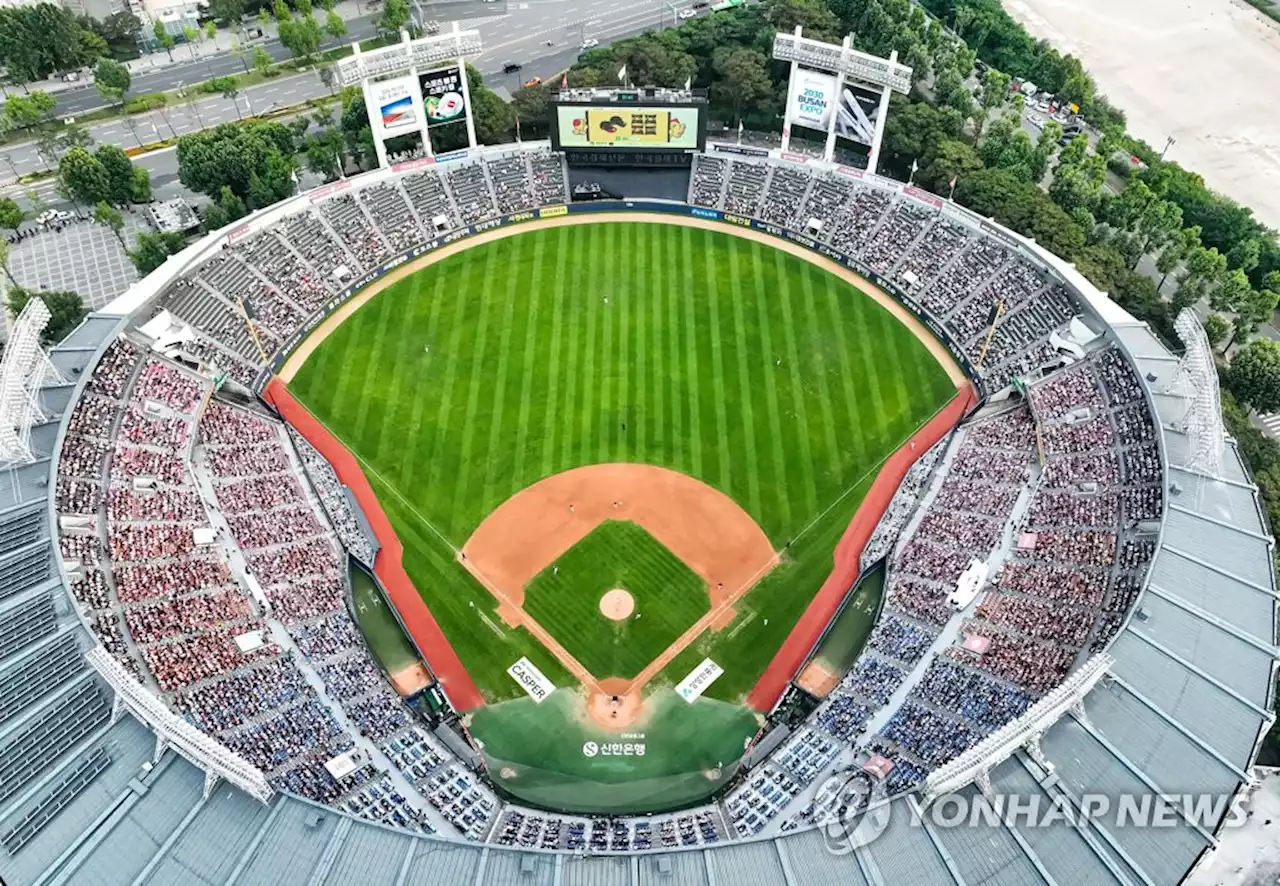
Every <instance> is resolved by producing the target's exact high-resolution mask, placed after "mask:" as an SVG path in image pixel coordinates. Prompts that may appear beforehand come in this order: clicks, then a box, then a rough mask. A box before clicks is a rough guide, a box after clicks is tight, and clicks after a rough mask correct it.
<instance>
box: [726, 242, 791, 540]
mask: <svg viewBox="0 0 1280 886" xmlns="http://www.w3.org/2000/svg"><path fill="white" fill-rule="evenodd" d="M737 246H738V241H736V240H735V241H733V242H732V245H731V247H730V249H729V302H730V304H731V305H732V306H733V331H734V335H735V339H734V341H735V343H737V344H738V345H739V347H738V348H737V352H738V365H737V367H736V369H737V382H738V397H739V403H740V408H741V409H742V427H743V429H744V430H743V433H742V450H743V455H744V456H745V459H746V465H745V468H746V480H747V511H748V513H750V514H751V515H752V516H753V517H755V518H756V519H757V520H762V519H763V518H764V508H763V506H762V504H761V500H760V459H759V457H758V456H757V455H756V434H757V433H759V428H758V427H757V425H756V421H755V410H754V409H753V408H752V402H751V401H752V399H753V398H752V396H751V393H752V391H751V372H750V369H749V367H748V365H747V349H746V347H745V346H743V345H744V343H745V342H746V340H747V339H746V334H747V326H746V321H745V319H744V318H743V312H742V302H743V299H742V298H741V297H739V293H741V292H742V291H743V290H742V286H743V283H744V280H743V274H742V270H741V268H740V267H739V262H740V255H741V250H739V249H738V248H737ZM778 479H779V480H781V478H778Z"/></svg>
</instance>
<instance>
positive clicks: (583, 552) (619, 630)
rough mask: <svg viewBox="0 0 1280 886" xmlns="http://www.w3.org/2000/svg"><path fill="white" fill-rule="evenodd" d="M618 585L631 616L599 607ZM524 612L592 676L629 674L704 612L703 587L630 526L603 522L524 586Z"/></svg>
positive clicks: (636, 527) (705, 597)
mask: <svg viewBox="0 0 1280 886" xmlns="http://www.w3.org/2000/svg"><path fill="white" fill-rule="evenodd" d="M613 588H622V589H623V590H626V591H629V592H630V593H631V596H632V597H633V599H634V600H635V613H634V614H633V615H632V617H631V618H628V619H627V620H626V621H613V620H611V619H608V618H606V617H605V616H604V615H603V614H602V613H601V612H600V598H601V597H602V596H604V594H605V592H606V591H609V590H611V589H613ZM524 593H525V596H524V611H525V612H527V613H529V614H530V615H532V616H533V617H534V618H535V619H537V621H538V623H539V624H540V625H542V626H543V627H544V628H546V629H547V630H548V631H549V632H550V633H551V635H552V636H553V637H555V638H556V639H557V640H559V641H560V642H561V643H562V644H563V645H564V647H565V649H567V650H568V651H569V654H570V655H572V656H573V657H574V658H576V659H577V660H578V661H579V662H581V663H582V665H583V666H584V667H585V668H586V669H587V670H588V671H590V672H591V673H592V674H593V675H594V676H596V677H598V678H601V679H603V678H604V677H628V678H630V677H634V676H636V675H637V674H639V673H640V672H641V671H642V670H644V666H645V665H647V664H648V663H649V662H651V661H653V660H654V659H655V658H657V657H658V655H659V653H661V652H662V650H664V649H666V648H667V647H668V646H670V645H671V644H672V643H673V642H675V640H676V638H677V637H679V636H680V635H681V634H683V633H684V632H685V631H686V630H688V629H689V626H690V625H692V624H693V623H694V622H695V621H697V620H698V618H699V616H701V615H703V614H705V613H706V612H708V611H709V610H710V609H711V600H710V598H709V597H708V595H707V585H706V582H704V581H703V580H702V579H701V578H699V577H698V575H697V573H695V572H694V571H693V570H692V569H690V568H689V567H688V566H686V565H685V564H684V562H683V561H682V560H680V558H678V557H677V556H676V555H675V554H673V553H671V552H670V551H669V550H667V549H666V548H665V547H664V546H663V545H662V543H661V542H659V541H658V540H657V539H656V538H654V537H653V536H652V535H650V534H649V533H648V532H646V531H645V530H644V529H643V528H642V527H641V526H639V525H638V524H636V523H631V522H623V521H619V520H606V521H605V522H604V523H601V524H600V525H599V526H597V527H596V528H595V529H594V530H592V531H591V532H590V533H589V534H588V535H587V537H586V538H584V539H582V541H580V542H578V543H577V544H576V545H574V546H573V547H572V548H570V549H569V550H567V551H565V552H564V554H563V555H561V557H560V559H558V560H557V561H556V562H555V563H554V564H552V565H551V566H549V567H547V568H546V569H544V570H543V571H542V572H541V573H539V574H538V575H536V576H534V578H533V580H532V581H531V582H529V584H527V585H526V586H525V592H524Z"/></svg>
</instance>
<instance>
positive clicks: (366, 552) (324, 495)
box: [289, 428, 374, 566]
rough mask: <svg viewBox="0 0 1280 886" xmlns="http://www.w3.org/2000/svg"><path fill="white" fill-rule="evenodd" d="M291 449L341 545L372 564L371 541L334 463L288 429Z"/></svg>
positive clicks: (368, 563) (359, 558) (364, 561)
mask: <svg viewBox="0 0 1280 886" xmlns="http://www.w3.org/2000/svg"><path fill="white" fill-rule="evenodd" d="M289 436H290V437H291V438H292V439H293V445H294V449H295V450H296V451H297V453H298V457H299V458H300V459H301V460H302V467H303V469H304V470H305V471H306V472H307V476H308V477H309V478H310V479H311V485H312V487H313V488H314V489H315V490H316V493H317V494H318V495H319V496H320V504H321V505H323V507H324V511H325V513H326V514H328V515H329V522H330V523H332V524H333V529H334V532H336V533H338V538H339V539H340V540H341V541H342V545H343V547H345V548H346V549H347V550H348V551H350V552H351V553H352V554H353V555H354V556H355V557H356V558H357V559H358V560H360V561H361V562H362V563H364V564H366V565H368V566H372V565H373V560H374V542H373V540H372V539H370V538H369V536H368V535H367V534H366V532H365V530H364V528H363V527H362V525H361V524H360V522H359V521H357V520H356V515H355V513H354V512H353V510H352V503H351V498H350V497H349V495H348V493H347V490H346V487H344V486H343V485H342V483H341V481H339V480H338V475H337V474H336V473H334V470H333V466H332V465H330V464H329V462H328V460H326V459H325V458H324V456H322V455H321V454H320V453H319V452H317V451H316V448H315V447H314V446H312V445H311V444H310V443H308V442H307V440H306V438H305V437H303V436H302V435H301V434H299V433H297V432H296V431H294V430H293V429H292V428H290V429H289Z"/></svg>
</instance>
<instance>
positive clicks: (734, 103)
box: [711, 49, 773, 122]
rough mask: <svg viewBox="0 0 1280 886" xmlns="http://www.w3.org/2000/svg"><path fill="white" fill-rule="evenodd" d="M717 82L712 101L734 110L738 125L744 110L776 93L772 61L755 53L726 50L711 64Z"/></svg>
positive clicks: (745, 50) (718, 52)
mask: <svg viewBox="0 0 1280 886" xmlns="http://www.w3.org/2000/svg"><path fill="white" fill-rule="evenodd" d="M711 66H712V68H714V69H715V72H716V79H715V80H714V81H713V82H712V84H711V97H712V99H713V100H714V101H715V102H717V103H718V104H722V105H727V106H729V107H732V108H733V116H734V121H733V122H737V121H738V120H741V119H742V110H743V107H744V106H752V105H755V104H756V103H758V102H759V101H761V100H762V99H763V98H764V97H765V96H767V95H769V94H770V93H771V92H772V91H773V84H772V83H771V82H770V80H769V60H768V59H767V58H765V56H764V53H762V52H757V51H756V50H754V49H722V50H719V51H717V52H716V54H715V56H714V58H713V59H712V62H711Z"/></svg>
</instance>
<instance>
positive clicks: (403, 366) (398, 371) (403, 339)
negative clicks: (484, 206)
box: [357, 274, 430, 458]
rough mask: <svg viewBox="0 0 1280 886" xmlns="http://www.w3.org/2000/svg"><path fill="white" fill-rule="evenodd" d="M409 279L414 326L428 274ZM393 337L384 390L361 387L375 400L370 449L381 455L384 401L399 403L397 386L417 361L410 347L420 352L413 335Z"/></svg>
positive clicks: (385, 428) (384, 443) (384, 445)
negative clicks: (374, 434)
mask: <svg viewBox="0 0 1280 886" xmlns="http://www.w3.org/2000/svg"><path fill="white" fill-rule="evenodd" d="M410 279H411V280H412V281H413V285H412V287H411V288H410V293H411V294H410V296H409V298H410V311H411V312H412V314H411V318H410V319H411V320H412V321H413V325H415V326H417V325H419V324H418V317H419V315H420V314H422V313H426V311H425V310H424V309H423V305H422V300H421V295H422V290H423V289H425V288H428V286H429V285H430V278H429V277H427V276H424V275H417V274H415V275H414V276H413V277H412V278H410ZM401 322H404V321H403V320H402V321H401ZM395 338H396V344H395V349H394V353H393V354H392V356H391V360H392V364H391V383H390V384H389V385H387V388H386V390H377V389H375V390H373V391H370V390H369V389H368V388H366V389H365V396H366V397H367V398H369V399H370V400H374V401H375V402H376V403H377V404H378V426H377V432H378V434H377V441H378V442H377V443H376V444H375V448H374V452H376V453H378V456H379V457H380V458H381V457H382V455H383V453H385V452H386V451H387V449H388V446H387V443H388V440H387V432H388V426H389V424H390V422H388V421H387V418H388V416H387V404H388V403H399V402H400V401H401V393H400V390H401V386H402V385H403V384H404V379H405V376H407V375H409V374H411V373H412V372H413V371H414V369H413V368H411V367H415V368H416V367H418V366H419V365H420V364H419V361H418V360H417V355H415V354H411V353H410V350H411V349H412V348H418V353H419V354H421V353H422V350H421V346H420V344H419V343H418V342H416V341H414V338H413V336H411V335H404V334H402V333H400V332H399V331H397V334H396V336H395ZM416 399H417V398H415V403H416ZM357 436H359V435H357Z"/></svg>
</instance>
